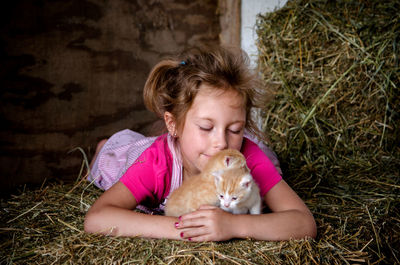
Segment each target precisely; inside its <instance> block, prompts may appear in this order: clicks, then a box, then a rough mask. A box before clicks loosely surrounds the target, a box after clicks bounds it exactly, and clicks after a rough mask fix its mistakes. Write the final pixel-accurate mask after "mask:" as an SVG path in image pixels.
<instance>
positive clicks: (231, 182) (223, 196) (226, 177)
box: [212, 167, 253, 212]
mask: <svg viewBox="0 0 400 265" xmlns="http://www.w3.org/2000/svg"><path fill="white" fill-rule="evenodd" d="M212 175H213V176H214V180H215V187H216V191H217V196H218V199H219V201H220V206H221V208H222V209H224V210H225V211H229V212H232V209H234V208H235V207H236V206H237V205H238V204H239V203H240V202H242V201H244V200H246V199H247V197H248V196H249V195H250V193H251V187H252V182H253V178H252V176H251V175H250V172H249V170H248V169H247V167H242V168H235V169H228V170H217V171H214V172H213V173H212Z"/></svg>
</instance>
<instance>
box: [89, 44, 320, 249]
mask: <svg viewBox="0 0 400 265" xmlns="http://www.w3.org/2000/svg"><path fill="white" fill-rule="evenodd" d="M255 80H256V78H255V76H254V75H252V74H251V72H250V71H249V70H248V64H247V57H246V55H245V54H244V53H243V52H241V51H237V52H235V51H232V50H227V49H223V48H217V49H214V50H199V49H197V50H192V51H191V52H189V53H188V54H186V55H183V56H182V57H181V58H179V59H177V60H164V61H161V62H160V63H158V64H157V65H156V66H155V67H154V68H153V70H152V71H151V73H150V75H149V77H148V80H147V82H146V84H145V87H144V100H145V104H146V106H147V108H148V109H149V110H151V111H153V112H155V113H156V114H157V115H158V116H159V117H160V118H162V119H163V120H164V121H165V125H166V128H167V130H168V134H163V135H161V136H159V137H152V138H147V137H144V136H142V135H140V134H137V133H135V132H132V131H129V130H124V131H121V132H119V133H116V134H115V135H113V136H112V137H111V138H110V139H109V140H108V141H102V142H100V143H99V145H98V148H97V150H96V155H95V158H94V161H93V162H92V163H93V164H92V165H91V167H92V171H91V178H90V180H93V181H94V182H95V184H96V185H97V186H99V187H100V188H103V189H105V190H106V191H105V192H104V193H103V194H102V195H101V196H100V197H99V198H98V199H97V201H96V202H95V203H94V204H93V205H92V207H91V208H90V209H89V211H88V213H87V215H86V217H85V224H84V227H85V231H87V232H89V233H103V234H107V235H115V236H140V237H148V238H169V239H183V240H189V241H221V240H228V239H231V238H254V239H259V240H287V239H291V238H304V237H315V235H316V224H315V221H314V218H313V216H312V214H311V213H310V211H309V209H308V208H307V206H306V205H305V204H304V203H303V201H302V200H301V199H300V198H299V197H298V196H297V194H296V193H295V192H294V191H293V190H292V189H291V188H290V187H289V186H288V184H287V183H286V182H285V181H284V180H282V178H281V176H280V174H279V173H278V170H280V169H279V163H278V161H277V159H276V158H275V157H274V154H273V152H272V151H270V150H269V149H268V148H267V147H266V146H265V145H263V144H262V143H261V141H257V140H256V139H257V137H258V139H260V138H261V139H262V134H261V133H260V132H259V130H258V128H257V126H256V125H255V123H254V121H253V120H252V116H251V109H252V108H253V107H260V106H262V104H263V101H264V99H265V97H263V96H262V95H261V94H260V93H259V92H260V91H261V90H259V89H256V86H255ZM255 136H257V137H255ZM227 148H232V149H236V150H240V151H241V152H242V153H243V155H244V156H245V157H246V161H247V165H248V167H249V168H250V170H251V173H252V175H253V178H254V179H255V181H256V183H257V184H258V186H259V188H260V194H261V196H262V198H263V201H264V202H265V204H266V206H268V208H269V212H268V213H265V214H260V215H249V214H247V215H234V214H231V213H228V212H225V211H223V210H222V209H220V208H218V207H213V206H208V205H204V206H202V207H200V208H199V209H198V210H197V211H195V212H192V213H189V214H186V215H183V216H180V217H179V218H175V217H168V216H163V215H157V214H146V213H141V212H137V211H132V210H133V209H135V208H139V207H140V209H142V210H145V211H147V210H148V209H149V208H157V206H158V208H159V209H158V210H160V211H161V210H162V207H163V205H164V204H165V200H166V199H168V194H170V193H171V192H172V191H173V190H174V189H176V188H177V187H179V185H180V183H181V182H182V181H184V180H185V179H188V178H190V177H192V176H194V175H196V174H198V173H199V172H201V170H202V168H203V167H204V165H205V163H206V162H207V161H208V159H209V158H210V157H211V156H212V155H214V154H216V153H217V152H218V151H220V150H224V149H227ZM271 160H272V162H271ZM273 163H275V165H276V167H274V164H273ZM114 183H115V184H114ZM144 206H146V207H144Z"/></svg>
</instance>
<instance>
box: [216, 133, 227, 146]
mask: <svg viewBox="0 0 400 265" xmlns="http://www.w3.org/2000/svg"><path fill="white" fill-rule="evenodd" d="M214 146H215V148H217V149H218V150H224V149H226V148H228V141H227V138H226V135H225V133H222V132H220V133H218V135H217V136H216V139H215V145H214Z"/></svg>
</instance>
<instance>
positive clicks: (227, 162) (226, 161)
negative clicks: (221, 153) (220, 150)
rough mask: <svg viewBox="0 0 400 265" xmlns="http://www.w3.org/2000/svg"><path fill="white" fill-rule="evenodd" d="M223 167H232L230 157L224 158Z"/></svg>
mask: <svg viewBox="0 0 400 265" xmlns="http://www.w3.org/2000/svg"><path fill="white" fill-rule="evenodd" d="M224 165H225V167H229V166H230V165H232V157H230V156H225V157H224Z"/></svg>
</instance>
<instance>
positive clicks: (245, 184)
mask: <svg viewBox="0 0 400 265" xmlns="http://www.w3.org/2000/svg"><path fill="white" fill-rule="evenodd" d="M252 180H253V178H252V177H251V175H249V174H246V175H244V176H243V178H242V180H241V181H240V185H241V186H242V187H243V188H248V187H250V185H251V181H252Z"/></svg>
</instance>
